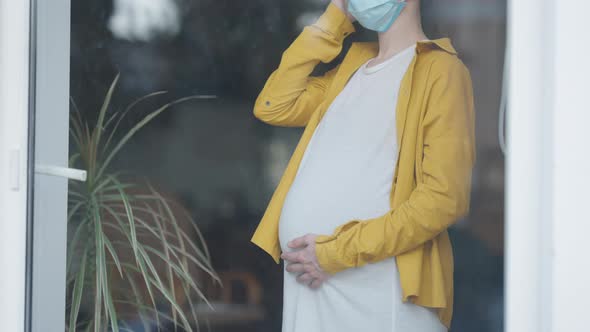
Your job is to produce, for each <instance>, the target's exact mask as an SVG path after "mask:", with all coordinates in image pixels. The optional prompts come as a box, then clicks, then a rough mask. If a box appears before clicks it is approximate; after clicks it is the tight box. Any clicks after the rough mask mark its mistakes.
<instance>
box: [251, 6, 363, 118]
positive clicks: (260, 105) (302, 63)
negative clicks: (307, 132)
mask: <svg viewBox="0 0 590 332" xmlns="http://www.w3.org/2000/svg"><path fill="white" fill-rule="evenodd" d="M354 31H356V30H355V28H354V26H353V24H352V20H351V19H350V18H349V17H348V16H347V14H346V13H345V12H344V11H343V10H342V9H340V8H339V7H338V6H337V5H335V4H334V3H333V2H331V3H330V4H329V5H328V7H327V8H326V10H325V11H324V13H323V14H322V16H320V18H319V19H318V20H317V21H316V22H315V23H314V24H311V25H308V26H306V27H304V28H303V31H302V32H301V34H299V36H298V37H297V38H296V39H295V41H293V43H292V44H291V45H290V46H289V48H287V50H285V51H284V52H283V55H282V58H281V62H280V64H279V67H278V68H277V69H276V70H275V71H273V72H272V74H271V75H270V76H269V78H268V79H267V81H266V83H265V85H264V87H263V88H262V91H261V92H260V94H259V95H258V97H257V98H256V101H255V103H254V116H256V118H258V119H260V120H261V121H263V122H265V123H268V124H271V125H275V126H283V127H303V126H305V125H306V124H307V122H308V121H309V118H310V116H311V114H312V113H313V111H314V110H315V109H316V106H317V105H319V104H320V103H321V101H322V99H323V97H324V93H325V92H326V89H327V88H328V86H329V85H330V83H331V81H332V79H333V77H334V75H335V73H336V71H337V69H338V66H337V67H336V68H333V69H332V70H330V71H328V72H327V73H325V74H324V75H323V76H319V77H317V76H310V74H311V72H312V71H313V69H314V68H315V66H316V65H317V64H318V63H319V62H320V61H321V62H324V63H328V62H330V61H332V60H333V59H334V58H335V57H336V56H338V54H339V53H340V51H341V50H342V43H343V41H344V38H345V37H346V36H348V35H349V34H350V33H352V32H354Z"/></svg>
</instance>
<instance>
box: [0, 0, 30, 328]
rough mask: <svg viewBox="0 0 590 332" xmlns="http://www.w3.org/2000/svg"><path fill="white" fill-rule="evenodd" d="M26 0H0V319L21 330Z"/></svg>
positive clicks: (24, 279) (25, 191) (24, 266)
mask: <svg viewBox="0 0 590 332" xmlns="http://www.w3.org/2000/svg"><path fill="white" fill-rule="evenodd" d="M29 6H30V5H29V2H28V1H12V0H0V271H2V272H1V273H0V294H2V296H0V322H1V326H2V328H1V329H2V330H3V331H24V330H25V321H26V319H25V306H26V304H25V302H26V301H25V299H26V289H27V281H28V280H27V264H26V257H27V220H28V219H27V211H28V208H27V195H28V192H29V190H28V186H29V183H28V167H27V165H28V163H29V160H28V153H29V150H28V146H29V138H28V137H29V127H28V123H29V118H28V117H29V26H30V24H29V23H30V21H29V17H30V7H29Z"/></svg>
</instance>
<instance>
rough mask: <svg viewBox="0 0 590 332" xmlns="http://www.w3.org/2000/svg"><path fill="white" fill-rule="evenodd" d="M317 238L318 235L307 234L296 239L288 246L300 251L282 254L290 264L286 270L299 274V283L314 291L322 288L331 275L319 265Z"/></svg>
mask: <svg viewBox="0 0 590 332" xmlns="http://www.w3.org/2000/svg"><path fill="white" fill-rule="evenodd" d="M316 237H317V235H316V234H306V235H304V236H300V237H298V238H295V239H293V240H291V241H289V243H288V244H287V245H288V246H289V247H290V248H293V249H297V248H299V249H300V250H297V251H292V252H283V253H282V254H281V258H282V259H284V260H286V261H287V262H289V263H288V264H287V267H286V270H287V271H289V272H295V273H299V275H298V276H297V281H298V282H301V283H304V284H306V285H308V286H309V287H311V288H314V289H315V288H318V287H320V285H321V284H322V283H323V282H324V281H326V280H327V279H328V278H329V277H330V274H328V273H326V272H324V271H323V270H322V268H321V267H320V265H319V263H318V259H317V256H316V252H315V238H316Z"/></svg>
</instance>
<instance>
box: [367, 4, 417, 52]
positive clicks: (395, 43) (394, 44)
mask: <svg viewBox="0 0 590 332" xmlns="http://www.w3.org/2000/svg"><path fill="white" fill-rule="evenodd" d="M378 38H379V53H378V55H377V56H376V57H375V60H376V61H373V64H376V63H378V62H381V61H383V60H385V59H388V58H390V57H391V56H393V55H395V54H397V53H399V52H400V51H402V50H405V49H406V48H408V47H410V46H412V45H413V44H415V43H416V42H418V41H420V40H426V39H428V37H426V35H425V34H424V31H423V30H422V23H421V21H420V8H419V6H418V3H417V2H416V1H411V2H408V4H407V5H406V8H404V10H403V11H402V13H401V14H400V16H399V17H398V18H397V19H396V20H395V22H394V23H393V25H392V26H391V27H390V28H389V29H388V30H387V31H385V32H379V33H378Z"/></svg>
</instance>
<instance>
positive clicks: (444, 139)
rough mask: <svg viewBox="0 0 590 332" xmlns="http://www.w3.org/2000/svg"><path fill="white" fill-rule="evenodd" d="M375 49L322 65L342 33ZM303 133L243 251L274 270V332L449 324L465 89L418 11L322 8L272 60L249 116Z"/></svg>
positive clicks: (373, 1) (431, 329) (416, 4)
mask: <svg viewBox="0 0 590 332" xmlns="http://www.w3.org/2000/svg"><path fill="white" fill-rule="evenodd" d="M355 20H358V22H359V24H360V25H361V26H363V27H365V28H367V29H370V30H373V31H376V32H377V33H378V42H357V43H353V44H352V46H351V47H350V49H349V51H348V52H347V54H346V56H345V57H344V59H343V61H342V62H341V63H340V64H337V65H336V66H335V67H334V68H333V69H331V70H329V71H328V72H327V73H325V74H323V75H321V76H311V72H312V71H313V69H314V67H315V66H316V65H317V64H318V63H319V62H320V61H321V62H324V63H327V62H330V61H332V60H333V59H334V58H335V57H336V56H337V55H338V54H339V53H340V52H341V50H342V43H343V40H344V39H345V38H346V36H348V35H349V34H350V33H352V32H355V26H354V25H353V22H354V21H355ZM254 114H255V116H256V117H257V118H258V119H260V120H261V121H264V122H265V123H268V124H271V125H276V126H285V127H305V130H304V132H303V134H302V136H301V139H300V141H299V144H298V145H297V147H296V149H295V151H294V153H293V156H292V157H291V160H290V161H289V164H288V165H287V168H286V170H285V173H284V174H283V177H282V178H281V181H280V182H279V185H278V187H277V189H276V190H275V192H274V194H273V196H272V198H271V200H270V203H269V205H268V207H267V209H266V212H265V214H264V216H263V219H262V220H261V222H260V224H259V226H258V228H257V229H256V232H255V233H254V235H253V237H252V242H253V243H255V244H256V245H258V246H259V247H261V248H262V249H264V250H265V251H266V252H268V253H269V254H270V255H271V256H272V257H273V258H274V260H275V261H276V262H277V263H279V262H280V258H282V259H283V267H284V269H285V273H284V300H283V325H282V331H283V332H349V331H350V332H353V331H368V332H440V331H447V329H448V328H450V325H451V316H452V308H453V253H452V247H451V243H450V240H449V236H448V232H447V228H448V227H449V226H451V225H452V224H453V223H455V222H456V221H457V220H459V219H460V218H462V217H464V216H465V215H466V214H467V212H468V210H469V195H470V184H471V171H472V168H473V165H474V162H475V150H474V147H475V138H474V110H473V97H472V86H471V80H470V76H469V72H468V71H467V69H466V67H465V66H464V64H463V63H462V62H461V60H459V58H458V57H457V52H456V51H455V49H454V48H453V47H452V45H451V43H450V41H449V39H447V38H443V39H437V40H430V39H428V38H427V37H426V36H425V34H424V32H423V31H422V26H421V22H420V0H407V1H393V0H348V2H346V1H345V0H332V2H331V3H330V4H329V5H328V7H327V8H326V10H325V12H324V13H323V14H322V15H321V16H320V18H319V19H318V20H317V21H316V22H315V23H314V24H311V25H309V26H306V27H305V28H304V29H303V31H302V33H301V34H300V35H299V36H298V37H297V38H296V40H295V41H294V42H293V43H292V44H291V45H290V47H289V48H288V49H287V50H286V51H285V52H284V53H283V56H282V59H281V62H280V64H279V67H278V68H277V69H276V70H275V71H274V72H273V73H272V74H271V76H270V77H269V78H268V80H267V82H266V84H265V86H264V88H263V89H262V91H261V92H260V94H259V96H258V98H257V100H256V103H255V106H254Z"/></svg>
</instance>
